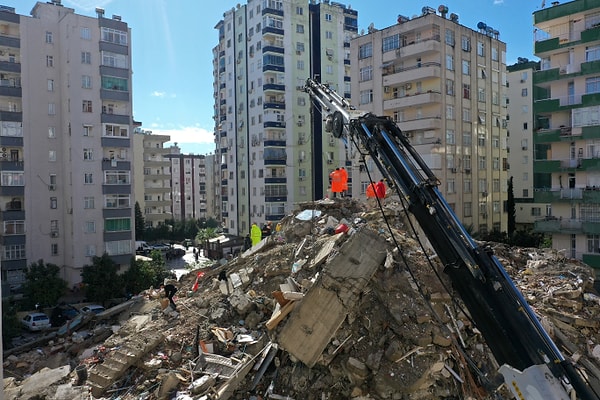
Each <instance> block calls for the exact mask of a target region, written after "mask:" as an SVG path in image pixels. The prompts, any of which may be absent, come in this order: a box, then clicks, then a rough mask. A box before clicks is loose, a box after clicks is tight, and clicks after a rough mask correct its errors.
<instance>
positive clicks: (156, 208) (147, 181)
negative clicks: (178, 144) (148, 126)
mask: <svg viewBox="0 0 600 400" xmlns="http://www.w3.org/2000/svg"><path fill="white" fill-rule="evenodd" d="M170 140H171V137H170V136H169V135H156V134H153V133H152V131H148V130H144V129H139V128H138V129H136V130H135V131H134V135H133V146H134V148H135V149H136V151H135V153H134V157H133V160H134V171H135V179H134V189H135V199H136V202H137V203H138V204H139V206H140V210H141V211H142V214H143V216H144V222H145V223H146V227H148V228H155V227H157V226H160V225H163V224H165V223H166V222H167V221H169V220H171V219H173V213H172V204H171V160H170V159H169V158H168V157H165V156H166V155H167V154H170V153H171V151H172V148H170V147H167V148H165V147H164V144H165V143H167V142H169V141H170ZM140 150H142V151H140Z"/></svg>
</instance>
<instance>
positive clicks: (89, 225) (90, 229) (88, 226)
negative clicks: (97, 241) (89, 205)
mask: <svg viewBox="0 0 600 400" xmlns="http://www.w3.org/2000/svg"><path fill="white" fill-rule="evenodd" d="M83 232H84V233H95V232H96V221H85V222H84V223H83Z"/></svg>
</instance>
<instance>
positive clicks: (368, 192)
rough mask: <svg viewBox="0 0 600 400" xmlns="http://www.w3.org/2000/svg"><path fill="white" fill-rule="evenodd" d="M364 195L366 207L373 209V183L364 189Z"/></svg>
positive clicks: (374, 196) (374, 189)
mask: <svg viewBox="0 0 600 400" xmlns="http://www.w3.org/2000/svg"><path fill="white" fill-rule="evenodd" d="M365 194H366V195H367V205H368V206H369V208H375V205H376V204H377V200H376V196H377V192H376V187H375V182H371V183H370V184H369V186H367V188H366V189H365Z"/></svg>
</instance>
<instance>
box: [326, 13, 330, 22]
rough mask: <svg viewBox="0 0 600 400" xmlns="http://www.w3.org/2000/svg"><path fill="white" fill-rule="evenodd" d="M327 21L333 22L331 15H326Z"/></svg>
mask: <svg viewBox="0 0 600 400" xmlns="http://www.w3.org/2000/svg"><path fill="white" fill-rule="evenodd" d="M325 21H328V22H331V14H328V13H325Z"/></svg>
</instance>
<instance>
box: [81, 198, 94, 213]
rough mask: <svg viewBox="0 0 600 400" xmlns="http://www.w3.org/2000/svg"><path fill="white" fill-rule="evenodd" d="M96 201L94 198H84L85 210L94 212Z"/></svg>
mask: <svg viewBox="0 0 600 400" xmlns="http://www.w3.org/2000/svg"><path fill="white" fill-rule="evenodd" d="M94 203H95V200H94V197H92V196H86V197H84V198H83V208H84V209H86V210H92V209H94V208H95V204H94Z"/></svg>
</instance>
